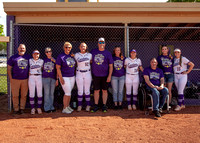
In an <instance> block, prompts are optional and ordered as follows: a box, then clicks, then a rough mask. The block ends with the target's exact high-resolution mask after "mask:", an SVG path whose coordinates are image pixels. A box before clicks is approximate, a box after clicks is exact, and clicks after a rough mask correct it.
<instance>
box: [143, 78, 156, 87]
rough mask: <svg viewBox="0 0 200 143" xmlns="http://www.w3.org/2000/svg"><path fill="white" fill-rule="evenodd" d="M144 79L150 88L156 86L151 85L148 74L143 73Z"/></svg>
mask: <svg viewBox="0 0 200 143" xmlns="http://www.w3.org/2000/svg"><path fill="white" fill-rule="evenodd" d="M144 80H145V82H146V84H147V85H148V86H149V87H151V88H156V86H155V85H153V84H152V83H151V81H150V80H149V76H148V75H144Z"/></svg>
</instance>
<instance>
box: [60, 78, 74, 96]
mask: <svg viewBox="0 0 200 143" xmlns="http://www.w3.org/2000/svg"><path fill="white" fill-rule="evenodd" d="M63 80H64V81H65V84H63V85H62V84H61V85H62V88H63V90H64V92H65V95H66V96H71V91H72V89H73V87H74V84H75V76H73V77H63Z"/></svg>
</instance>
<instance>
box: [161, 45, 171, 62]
mask: <svg viewBox="0 0 200 143" xmlns="http://www.w3.org/2000/svg"><path fill="white" fill-rule="evenodd" d="M163 47H167V49H168V56H169V58H170V59H173V56H172V55H171V53H170V49H169V47H168V46H167V45H162V48H163ZM162 48H161V49H162Z"/></svg>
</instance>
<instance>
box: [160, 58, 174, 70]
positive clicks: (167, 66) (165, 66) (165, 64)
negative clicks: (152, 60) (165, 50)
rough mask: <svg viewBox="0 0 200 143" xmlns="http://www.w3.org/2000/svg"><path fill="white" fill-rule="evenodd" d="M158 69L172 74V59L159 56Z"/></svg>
mask: <svg viewBox="0 0 200 143" xmlns="http://www.w3.org/2000/svg"><path fill="white" fill-rule="evenodd" d="M157 61H158V67H159V68H161V69H162V70H163V72H164V73H165V72H170V73H173V59H171V58H170V57H169V56H163V55H160V56H158V57H157Z"/></svg>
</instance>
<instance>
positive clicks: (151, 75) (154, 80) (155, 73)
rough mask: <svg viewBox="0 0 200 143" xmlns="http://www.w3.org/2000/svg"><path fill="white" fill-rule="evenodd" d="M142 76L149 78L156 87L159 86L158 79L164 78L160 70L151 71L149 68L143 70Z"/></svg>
mask: <svg viewBox="0 0 200 143" xmlns="http://www.w3.org/2000/svg"><path fill="white" fill-rule="evenodd" d="M143 75H147V76H149V80H150V82H151V83H152V84H153V85H157V86H160V79H161V78H163V77H164V75H163V71H162V70H161V69H159V68H156V70H153V69H152V68H151V67H148V68H145V69H144V71H143Z"/></svg>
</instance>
